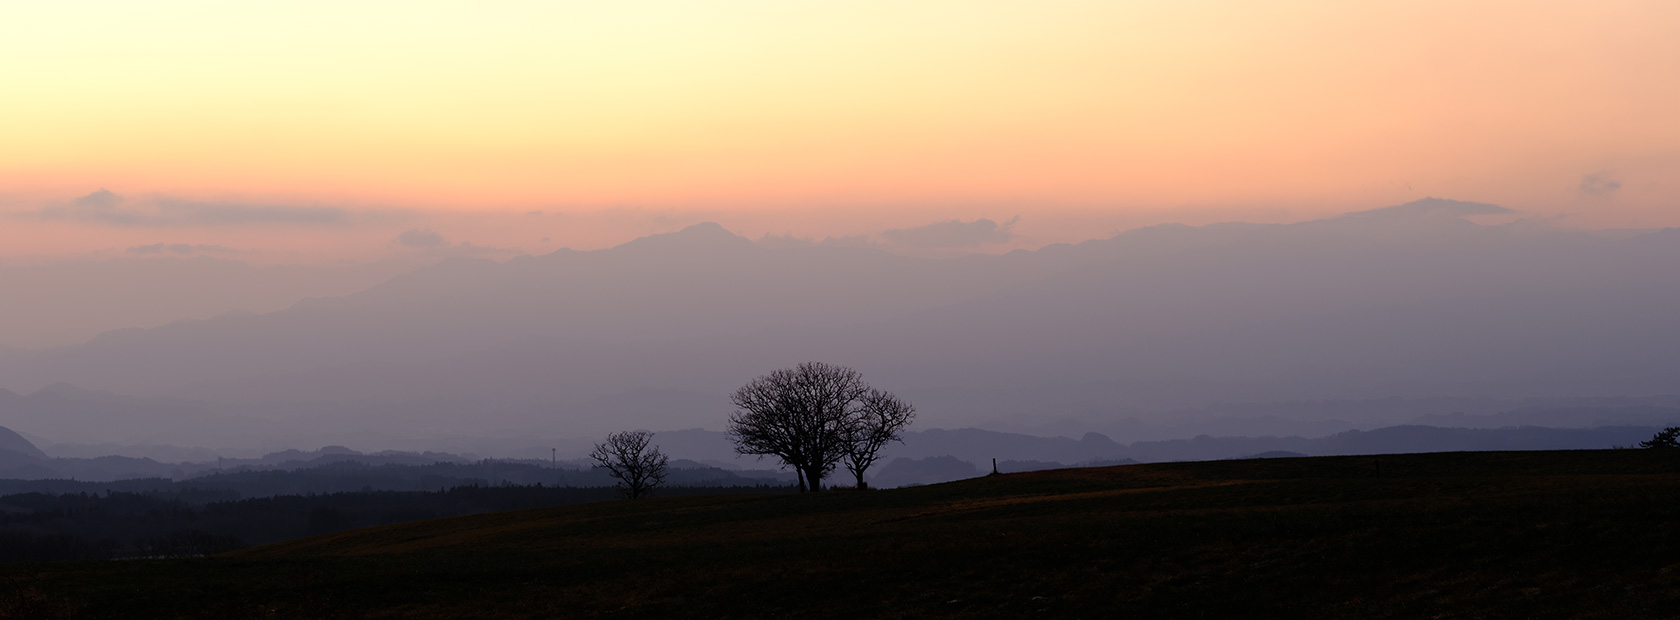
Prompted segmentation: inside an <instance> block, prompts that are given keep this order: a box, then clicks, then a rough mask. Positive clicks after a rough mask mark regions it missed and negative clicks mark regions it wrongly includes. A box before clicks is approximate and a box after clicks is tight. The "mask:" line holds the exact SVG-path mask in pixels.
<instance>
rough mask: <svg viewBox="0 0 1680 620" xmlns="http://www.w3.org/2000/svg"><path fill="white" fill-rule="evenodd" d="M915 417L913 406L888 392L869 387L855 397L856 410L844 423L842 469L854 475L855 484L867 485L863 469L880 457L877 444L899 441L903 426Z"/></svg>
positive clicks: (863, 486)
mask: <svg viewBox="0 0 1680 620" xmlns="http://www.w3.org/2000/svg"><path fill="white" fill-rule="evenodd" d="M915 419H916V408H915V407H914V406H912V405H911V404H910V403H907V402H904V401H903V400H900V399H899V398H898V397H897V396H894V395H892V393H891V392H882V391H880V390H875V389H871V390H869V393H868V394H865V395H864V396H863V398H861V399H859V400H858V406H857V409H856V411H854V412H853V413H852V416H851V420H850V421H849V423H848V424H847V425H846V427H845V430H844V433H845V436H846V441H845V442H844V443H843V444H842V446H843V447H844V451H845V454H846V459H845V461H846V470H847V471H850V472H852V476H853V477H854V478H856V479H857V488H860V489H864V488H868V487H869V485H868V483H866V482H864V481H863V474H864V472H866V471H868V470H869V467H870V466H871V465H874V464H875V461H877V460H880V458H881V448H884V447H886V446H887V444H889V443H892V442H895V441H902V440H903V432H904V428H905V427H907V426H910V423H911V422H912V421H914V420H915Z"/></svg>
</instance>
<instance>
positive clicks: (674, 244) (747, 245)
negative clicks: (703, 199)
mask: <svg viewBox="0 0 1680 620" xmlns="http://www.w3.org/2000/svg"><path fill="white" fill-rule="evenodd" d="M614 249H616V250H629V249H634V250H649V249H656V250H660V251H699V250H716V249H730V250H745V249H754V250H756V249H759V247H758V244H756V243H753V242H752V240H751V239H748V238H746V237H742V236H740V235H737V234H735V233H732V232H729V230H728V229H725V228H724V227H723V226H721V225H719V224H718V223H716V222H701V223H699V224H695V225H693V226H689V227H687V228H684V229H682V230H679V231H676V232H668V233H660V234H656V235H648V236H646V237H642V238H640V239H636V240H633V241H630V242H628V243H625V244H623V245H620V246H618V247H616V248H614Z"/></svg>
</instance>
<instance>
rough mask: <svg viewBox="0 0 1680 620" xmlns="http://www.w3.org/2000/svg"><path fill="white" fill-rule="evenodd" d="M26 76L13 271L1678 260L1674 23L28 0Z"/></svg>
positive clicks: (1679, 86) (5, 99)
mask: <svg viewBox="0 0 1680 620" xmlns="http://www.w3.org/2000/svg"><path fill="white" fill-rule="evenodd" d="M0 58H4V61H0V63H3V64H0V83H3V86H0V92H3V96H0V211H3V212H4V213H0V217H4V218H6V219H4V220H0V244H5V245H6V246H7V247H8V248H9V249H8V250H7V251H6V252H7V255H8V256H13V257H17V256H28V255H37V254H52V253H55V252H58V253H63V252H72V253H73V252H95V251H104V250H109V249H113V248H115V249H120V248H123V247H126V246H129V245H134V244H142V243H154V242H156V243H163V242H167V243H195V244H216V245H218V246H226V247H231V248H249V249H256V250H263V251H278V250H279V249H282V248H285V249H289V250H291V251H300V252H312V251H316V250H320V251H323V252H324V251H327V250H328V249H330V248H342V247H347V246H349V245H356V244H360V246H358V247H362V246H365V247H368V248H374V247H379V248H389V247H390V246H391V245H392V243H393V241H392V240H393V239H395V238H396V237H395V236H396V235H397V234H398V233H401V232H406V231H414V230H419V231H435V232H436V233H437V234H438V235H439V237H440V238H445V239H446V241H445V243H447V244H449V245H450V246H451V247H455V246H458V245H459V243H460V242H462V241H472V242H475V243H478V244H480V245H479V246H474V247H479V248H502V249H507V250H509V251H528V252H537V251H543V250H545V249H554V248H555V247H559V246H562V245H570V246H572V247H599V246H602V245H610V244H612V243H616V242H620V241H623V240H624V239H627V238H629V237H632V236H635V235H638V234H645V233H647V232H659V231H663V230H668V229H671V228H674V227H678V226H681V225H684V224H686V223H692V222H693V221H696V220H699V219H712V220H717V221H720V222H722V223H724V224H725V225H726V226H729V227H730V228H731V229H734V230H737V232H741V233H743V234H750V235H754V236H757V235H761V234H765V233H774V234H782V233H792V234H794V235H796V236H805V237H817V238H821V237H825V236H846V235H858V234H870V233H875V232H879V231H881V230H883V229H886V228H893V227H906V226H916V225H920V224H926V223H929V222H933V221H938V220H945V219H953V218H958V219H964V220H972V219H975V218H982V217H984V218H991V219H993V220H995V221H997V222H1004V221H1006V220H1008V219H1009V218H1012V217H1015V216H1019V217H1020V220H1019V223H1018V224H1016V227H1015V229H1014V230H1016V231H1017V232H1018V233H1019V235H1018V237H1019V238H1020V239H1024V240H1026V241H1023V243H1025V242H1049V241H1065V240H1074V239H1077V238H1090V237H1098V236H1107V235H1108V234H1111V233H1112V232H1113V229H1115V228H1123V227H1128V226H1134V225H1141V224H1148V223H1155V222H1160V221H1187V222H1191V223H1201V222H1206V221H1215V220H1251V221H1291V220H1298V219H1303V218H1308V217H1314V216H1320V215H1325V214H1331V213H1338V212H1345V211H1351V210H1358V209H1366V208H1373V207H1379V206H1385V205H1390V204H1397V203H1401V202H1406V201H1409V200H1414V199H1417V198H1422V197H1424V196H1439V197H1446V198H1455V199H1462V200H1475V201H1480V202H1491V203H1497V204H1501V205H1504V206H1507V207H1511V208H1515V209H1519V210H1522V211H1525V212H1528V213H1532V214H1535V215H1536V216H1539V217H1546V218H1550V219H1552V220H1553V221H1557V222H1562V223H1564V224H1566V225H1570V226H1576V227H1590V228H1605V227H1627V226H1640V227H1653V226H1680V113H1677V112H1676V111H1677V110H1680V2H1672V1H1666V0H1609V1H1600V2H1545V1H1534V0H1527V1H1509V2H1506V1H1464V0H1453V1H1432V0H1412V1H1408V2H1348V1H1346V0H1335V1H1317V0H1274V1H1269V2H1210V1H1195V0H1175V1H1172V2H1164V1H1163V2H1133V1H1122V0H1112V1H1107V2H1076V1H1057V0H1048V1H1035V2H1019V1H1011V2H1003V1H994V0H961V1H918V2H905V1H903V0H895V1H891V2H887V1H871V0H848V1H846V2H789V1H787V0H778V1H758V0H731V1H711V2H680V1H669V0H649V1H639V2H517V1H498V2H419V1H413V0H410V1H403V2H343V1H335V2H306V1H294V2H186V1H172V0H158V1H149V2H130V1H109V2H92V1H66V2H7V3H4V4H0ZM102 188H103V189H106V190H108V191H109V192H111V193H110V194H95V193H94V192H95V191H96V190H100V189H102ZM538 211H540V212H541V214H540V215H539V214H537V213H536V212H538ZM487 251H488V250H487Z"/></svg>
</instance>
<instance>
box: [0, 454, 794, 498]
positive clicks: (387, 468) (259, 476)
mask: <svg viewBox="0 0 1680 620" xmlns="http://www.w3.org/2000/svg"><path fill="white" fill-rule="evenodd" d="M791 481H792V476H791V475H785V474H784V475H780V476H779V477H778V472H770V471H754V472H735V471H729V470H726V469H720V468H717V467H707V466H704V465H701V464H699V463H694V462H692V461H674V462H673V466H672V467H671V472H670V475H669V477H668V479H667V484H670V485H673V486H688V487H728V486H749V487H750V486H758V485H766V484H768V485H776V484H781V483H783V482H791ZM613 483H614V480H613V479H612V477H611V476H610V475H608V474H607V473H606V472H605V471H602V470H598V469H571V468H555V467H549V466H546V465H536V464H532V463H529V462H510V461H496V460H482V461H477V462H472V463H450V462H440V463H432V464H429V465H405V464H393V463H386V464H379V465H370V464H366V463H362V462H358V461H348V460H347V461H333V462H329V463H325V464H321V465H316V466H313V467H303V468H297V469H266V468H263V469H259V468H237V469H230V470H227V471H223V472H220V473H212V474H208V475H203V476H196V477H192V478H187V479H183V480H171V479H169V478H135V479H131V480H115V481H110V482H93V481H78V480H69V479H35V480H0V494H11V493H53V494H61V493H103V492H107V491H115V492H129V493H149V494H157V493H165V494H167V493H188V494H192V496H191V497H183V498H182V499H184V500H186V501H210V500H233V499H243V498H251V497H267V496H271V495H300V494H308V493H317V494H320V493H342V492H351V491H437V490H440V489H447V488H451V487H462V486H501V485H504V484H512V485H527V486H528V485H538V484H540V485H543V486H546V487H566V486H571V487H610V486H612V485H613ZM207 493H208V494H212V495H205V494H207ZM215 493H221V494H220V495H214V494H215Z"/></svg>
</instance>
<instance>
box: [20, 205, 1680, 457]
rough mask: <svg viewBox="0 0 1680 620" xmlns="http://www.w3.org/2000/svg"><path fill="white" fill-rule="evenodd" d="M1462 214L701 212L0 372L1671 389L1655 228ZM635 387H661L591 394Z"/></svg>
mask: <svg viewBox="0 0 1680 620" xmlns="http://www.w3.org/2000/svg"><path fill="white" fill-rule="evenodd" d="M1490 213H1492V214H1498V213H1503V209H1502V208H1500V207H1496V206H1493V205H1481V204H1477V203H1464V202H1457V201H1444V200H1439V199H1428V200H1425V201H1418V202H1414V203H1409V204H1407V205H1399V206H1396V207H1390V208H1387V209H1378V210H1373V211H1366V212H1363V213H1356V214H1350V215H1348V216H1343V217H1340V218H1329V219H1326V220H1317V221H1313V222H1304V223H1300V224H1288V225H1271V224H1268V225H1258V224H1219V225H1210V226H1200V227H1190V226H1171V225H1169V226H1156V227H1149V228H1143V229H1138V230H1132V231H1127V232H1124V233H1120V234H1118V235H1116V236H1114V237H1112V238H1110V239H1104V240H1096V241H1089V242H1085V243H1080V244H1075V245H1056V246H1049V247H1046V248H1043V249H1040V250H1037V251H1016V252H1011V253H1009V254H1004V255H997V256H989V255H977V256H968V257H962V258H954V259H922V258H908V257H903V256H896V255H892V254H888V253H885V252H881V251H877V250H873V249H867V248H833V247H819V248H781V249H772V248H765V247H761V246H759V245H757V244H754V243H752V242H751V241H750V240H747V239H745V238H743V237H739V236H737V235H734V234H731V233H729V232H728V231H727V230H725V229H723V228H722V227H720V226H717V225H715V224H706V225H698V226H694V227H690V228H688V229H685V230H683V231H679V232H675V233H668V234H663V235H655V236H651V237H646V238H643V239H638V240H636V241H632V242H630V243H626V244H623V245H621V246H618V247H615V248H611V249H606V250H599V251H590V252H577V251H570V250H561V251H557V252H554V253H551V254H547V255H543V256H535V257H521V258H516V259H513V260H510V261H507V262H500V263H499V262H494V261H488V260H469V259H457V260H450V261H445V262H444V263H441V264H438V265H434V266H432V267H428V268H424V269H421V270H418V271H415V272H411V273H408V274H406V275H403V276H399V277H397V278H394V279H392V280H389V281H387V282H385V283H384V284H381V285H379V286H376V287H373V288H371V289H368V290H366V291H363V292H361V293H357V294H354V295H349V296H345V297H338V298H328V299H315V300H309V301H307V302H303V303H299V304H297V305H296V306H294V307H292V308H290V309H287V310H284V311H280V312H274V313H268V314H261V315H226V316H222V317H218V318H215V319H211V320H205V321H189V322H181V323H175V324H171V325H167V326H164V327H160V328H156V329H150V330H139V331H126V332H121V333H111V334H107V335H105V336H102V337H100V338H98V339H95V340H94V341H92V342H89V343H87V344H84V345H80V346H75V347H63V348H58V349H52V350H48V351H44V352H38V353H29V354H23V355H21V356H20V355H13V356H11V358H10V359H9V360H7V361H4V362H0V377H5V381H6V382H7V387H10V388H13V389H18V390H24V391H29V390H32V389H35V388H38V387H41V386H45V385H49V384H52V383H57V382H69V383H71V384H74V385H78V386H86V387H88V388H91V389H96V390H106V391H112V392H116V393H119V394H125V395H129V394H132V395H143V396H151V397H165V396H167V397H173V398H177V399H180V400H178V401H177V402H179V403H198V404H195V405H192V406H187V407H184V409H193V408H195V407H196V408H197V410H198V411H200V412H201V413H203V414H205V415H210V416H212V417H218V416H219V417H222V418H227V419H233V418H238V419H247V420H258V421H263V423H271V422H273V423H282V424H284V423H297V420H299V419H300V418H301V419H305V420H307V423H308V424H311V425H315V426H313V428H319V429H322V430H323V431H330V430H334V429H337V430H341V431H344V432H352V431H354V432H365V433H404V434H422V433H434V434H435V433H461V432H484V433H500V434H506V435H518V434H520V433H529V432H530V431H532V430H533V429H540V428H552V427H556V426H560V427H564V428H569V429H574V432H575V433H577V434H590V433H598V432H604V431H606V430H612V429H620V428H629V427H643V428H684V427H692V426H705V425H715V424H717V423H718V421H719V420H721V419H722V418H723V417H724V416H726V415H727V413H728V408H727V402H726V401H725V399H724V398H723V396H724V395H726V394H727V393H728V391H729V390H731V389H733V388H734V387H735V386H738V385H740V384H741V383H742V382H744V381H746V380H747V379H750V378H751V377H752V376H755V375H757V374H760V373H763V372H766V371H768V370H770V369H773V368H777V367H781V366H786V365H789V364H793V363H797V362H800V361H806V360H810V359H821V360H825V361H830V362H834V363H842V364H848V365H852V366H855V367H857V368H859V369H860V370H861V371H863V372H864V373H865V375H866V376H867V377H868V378H869V379H870V380H871V382H872V383H874V384H876V385H880V386H882V387H886V388H889V389H893V390H895V391H897V392H900V393H901V394H904V395H906V396H908V397H910V398H911V399H912V400H913V401H915V402H917V403H918V406H919V408H920V409H921V410H922V411H923V415H924V419H926V420H927V421H929V422H930V423H933V424H936V425H938V426H945V427H952V426H969V425H978V424H984V423H985V422H987V421H988V420H992V419H999V418H1003V417H1007V416H1013V415H1033V416H1041V417H1053V416H1060V417H1070V416H1080V417H1082V419H1108V418H1112V417H1115V416H1126V415H1153V414H1157V413H1159V412H1163V411H1170V410H1175V409H1182V408H1194V407H1202V406H1208V405H1211V404H1214V403H1219V402H1266V401H1290V400H1313V399H1349V400H1356V399H1370V398H1391V397H1411V398H1419V397H1431V396H1451V397H1497V398H1524V397H1563V396H1585V395H1642V394H1660V393H1672V392H1673V391H1674V389H1673V386H1674V383H1673V378H1674V377H1675V376H1680V358H1677V357H1676V356H1674V355H1672V351H1674V350H1680V326H1677V325H1676V323H1675V322H1674V321H1673V320H1672V317H1673V316H1680V270H1675V269H1672V268H1671V267H1672V265H1675V264H1680V234H1675V233H1672V232H1667V231H1657V232H1650V233H1646V234H1639V235H1632V236H1622V237H1608V236H1600V235H1595V234H1592V233H1588V232H1582V231H1571V230H1560V229H1551V228H1547V227H1544V226H1541V225H1536V224H1534V223H1520V224H1521V225H1518V224H1511V225H1479V224H1475V223H1472V222H1469V221H1466V220H1464V219H1463V217H1466V216H1471V215H1480V214H1490ZM648 389H658V390H664V392H662V394H664V395H665V396H661V397H660V398H661V399H663V400H660V401H659V402H658V403H657V404H656V403H655V402H654V401H653V400H648V399H644V400H643V401H642V403H643V404H638V405H633V406H627V407H618V406H617V405H610V404H609V403H611V402H613V399H615V398H616V397H617V395H623V394H631V393H637V391H638V390H648ZM168 408H169V407H168V406H162V409H168ZM1440 413H1442V414H1446V413H1450V412H1446V411H1443V412H1440ZM170 415H175V414H170ZM194 415H197V414H194ZM181 419H182V420H184V419H185V418H181ZM152 422H154V423H156V424H159V425H161V427H169V426H170V425H172V424H180V422H179V421H178V420H171V419H164V418H159V419H157V420H153V421H152ZM1088 426H1089V425H1088Z"/></svg>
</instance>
